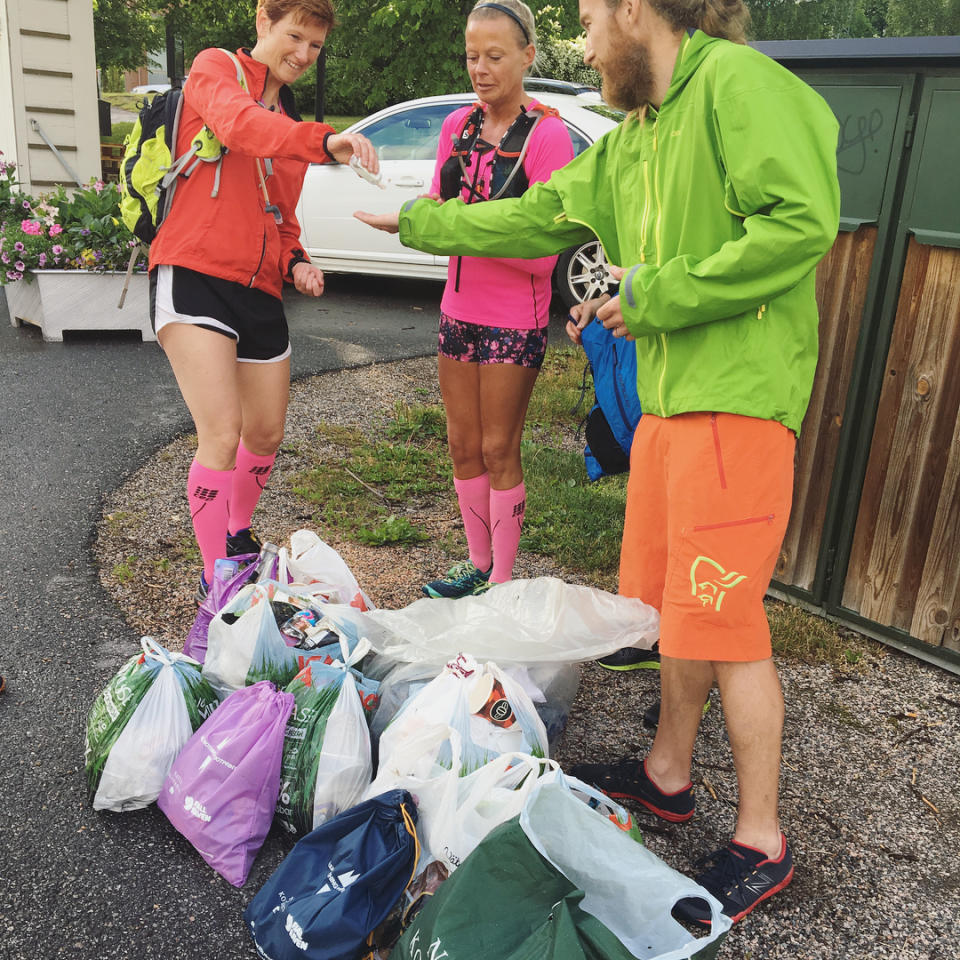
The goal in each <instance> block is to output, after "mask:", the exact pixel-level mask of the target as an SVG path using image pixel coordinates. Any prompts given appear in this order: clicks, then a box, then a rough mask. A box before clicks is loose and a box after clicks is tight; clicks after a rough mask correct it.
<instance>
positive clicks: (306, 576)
mask: <svg viewBox="0 0 960 960" xmlns="http://www.w3.org/2000/svg"><path fill="white" fill-rule="evenodd" d="M285 559H286V562H287V570H288V572H289V574H290V577H291V579H292V580H293V581H294V582H296V583H303V584H307V585H313V584H318V585H319V586H320V587H321V588H329V589H330V590H334V591H336V594H337V599H338V600H339V602H340V603H342V604H346V605H348V606H351V607H355V608H357V609H359V610H370V609H372V608H373V601H371V599H370V598H369V597H368V596H367V595H366V594H365V593H364V592H363V590H361V589H360V584H358V583H357V580H356V577H354V575H353V574H352V573H351V572H350V568H349V567H348V566H347V565H346V563H345V562H344V560H343V557H341V556H340V554H339V553H337V551H336V550H334V549H333V547H331V546H329V545H328V544H326V543H324V542H323V540H321V539H320V537H318V536H317V535H316V534H315V533H314V532H313V531H312V530H297V531H296V532H295V533H292V534H291V535H290V552H289V556H286V557H285Z"/></svg>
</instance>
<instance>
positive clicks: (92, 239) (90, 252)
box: [0, 160, 146, 285]
mask: <svg viewBox="0 0 960 960" xmlns="http://www.w3.org/2000/svg"><path fill="white" fill-rule="evenodd" d="M119 203H120V192H119V188H118V187H117V185H116V184H113V183H104V182H103V181H102V180H91V181H90V183H89V184H87V185H86V186H85V187H80V188H78V189H76V190H74V191H73V193H72V195H71V194H68V193H67V192H66V190H65V189H64V188H63V187H62V186H60V187H57V189H56V190H55V191H54V192H53V193H51V194H47V195H44V196H41V197H39V198H35V197H32V196H30V195H29V194H26V193H23V192H22V191H20V190H19V183H18V182H17V180H16V173H15V166H14V165H13V164H8V163H5V162H4V161H2V160H0V263H2V269H0V285H3V284H7V283H13V282H15V281H17V280H22V279H24V278H26V279H28V280H29V279H30V271H31V270H90V271H94V272H103V271H105V270H122V269H126V266H127V263H128V261H129V259H130V252H131V250H132V249H133V248H135V247H136V246H137V241H136V240H135V239H134V237H133V234H131V233H130V231H129V230H128V229H127V227H126V225H125V224H124V223H123V221H122V220H121V219H120V206H119ZM135 268H136V269H137V270H145V269H146V261H145V259H144V258H143V257H142V256H141V257H139V258H138V261H137V263H136V264H135Z"/></svg>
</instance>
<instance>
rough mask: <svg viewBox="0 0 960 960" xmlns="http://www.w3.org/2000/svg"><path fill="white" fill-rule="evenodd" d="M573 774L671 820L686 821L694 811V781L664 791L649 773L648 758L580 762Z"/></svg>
mask: <svg viewBox="0 0 960 960" xmlns="http://www.w3.org/2000/svg"><path fill="white" fill-rule="evenodd" d="M570 772H571V773H572V774H573V776H575V777H577V778H579V779H580V780H585V781H586V782H587V783H592V784H593V785H594V786H595V787H596V788H597V789H598V790H602V791H603V792H604V793H605V794H606V795H607V796H608V797H612V798H613V799H614V800H633V801H635V802H636V803H639V804H641V805H642V806H644V807H646V808H647V809H648V810H649V811H650V812H651V813H654V814H656V815H657V816H658V817H659V818H660V819H661V820H668V821H669V822H670V823H685V822H686V821H687V820H689V819H690V818H691V817H692V816H693V813H694V803H693V784H692V783H688V784H687V785H686V786H685V787H683V788H682V789H680V790H676V791H675V792H673V793H664V792H663V791H662V790H661V789H660V788H659V787H658V786H657V785H656V784H655V783H654V782H653V781H652V780H651V779H650V777H649V776H648V775H647V761H646V760H644V761H643V763H640V764H638V763H637V761H636V760H635V759H634V758H633V757H624V758H623V759H622V760H617V761H615V762H614V763H578V764H574V766H573V767H571V769H570Z"/></svg>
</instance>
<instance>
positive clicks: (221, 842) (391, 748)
mask: <svg viewBox="0 0 960 960" xmlns="http://www.w3.org/2000/svg"><path fill="white" fill-rule="evenodd" d="M657 633H658V622H657V614H656V612H655V611H654V610H653V609H652V608H650V607H648V606H646V605H645V604H643V603H641V602H640V601H638V600H634V599H629V598H624V597H617V596H613V595H611V594H608V593H605V592H603V591H600V590H594V589H591V588H587V587H578V586H571V585H569V584H565V583H563V582H561V581H559V580H556V579H553V578H540V579H536V580H515V581H510V582H509V583H504V584H496V585H494V586H493V587H492V588H491V589H490V590H488V591H487V592H485V593H483V594H481V595H480V596H470V597H464V598H461V599H458V600H435V599H430V600H426V599H425V600H419V601H417V602H416V603H413V604H411V605H410V606H408V607H406V608H404V609H403V610H392V611H391V610H377V609H374V608H373V604H372V603H371V601H370V599H369V597H368V596H367V595H366V594H365V593H364V591H363V590H362V589H361V588H360V586H359V584H358V583H357V582H356V580H355V579H354V577H353V575H352V573H351V572H350V570H349V569H348V568H347V566H346V564H345V563H344V562H343V560H342V559H341V558H340V556H339V555H338V554H337V553H336V551H334V550H333V549H332V548H330V547H329V546H328V545H327V544H325V543H324V542H323V541H322V540H320V538H319V537H317V535H316V534H314V533H312V532H310V531H307V530H300V531H297V532H296V533H295V534H293V536H292V537H291V541H290V545H289V547H284V548H282V549H280V550H277V549H276V548H275V547H273V546H272V545H270V544H267V545H265V547H264V550H263V552H262V553H261V555H259V556H257V555H250V556H248V557H243V558H233V559H232V560H228V561H218V563H217V569H216V571H215V576H214V582H213V584H211V588H210V591H209V594H208V596H207V599H206V600H205V601H204V603H203V605H202V606H201V608H200V610H199V611H198V614H197V619H196V622H195V623H194V625H193V627H192V629H191V631H190V633H189V636H188V638H187V640H186V642H185V644H184V652H182V653H180V652H172V651H170V650H166V649H165V648H163V647H162V646H161V645H160V644H158V643H157V642H156V641H154V640H152V639H150V638H147V637H145V638H144V639H143V640H142V641H141V650H140V652H139V653H137V654H136V655H135V656H133V657H131V658H130V659H129V660H128V661H127V662H126V663H125V664H124V665H123V666H122V667H121V669H120V670H119V671H118V673H117V674H116V675H115V676H114V677H113V678H112V679H111V680H110V682H109V683H108V684H107V686H106V687H105V688H104V690H103V691H102V692H101V693H100V695H99V696H98V697H97V699H96V701H95V702H94V704H93V707H92V709H91V711H90V714H89V718H88V723H87V735H86V743H85V768H86V776H87V785H88V789H89V793H90V797H91V801H92V803H93V806H94V809H96V810H110V811H115V812H123V811H126V810H134V809H138V808H141V807H145V806H147V805H149V804H151V803H153V802H154V801H156V802H157V806H158V807H159V809H160V810H162V811H163V813H164V814H165V815H166V817H167V818H168V819H169V820H170V822H171V823H172V824H173V826H174V827H175V828H176V829H177V830H178V831H179V832H180V833H181V834H182V835H183V836H184V837H185V838H186V839H187V840H188V841H189V842H190V843H191V844H192V845H193V847H194V848H195V849H196V851H197V853H198V854H199V855H200V856H201V857H202V858H203V859H204V860H205V861H206V862H207V863H208V864H209V865H210V867H212V868H213V869H214V870H216V871H217V873H219V874H220V875H221V876H222V877H224V879H226V880H227V881H228V882H230V883H231V884H233V885H235V886H237V887H240V886H242V885H243V884H244V883H245V882H246V880H247V877H248V876H249V873H250V870H251V867H252V864H253V862H254V859H255V858H256V856H257V853H258V852H259V850H260V848H261V846H262V845H263V842H264V840H265V838H266V836H267V834H268V832H269V831H270V829H271V827H272V826H274V825H276V826H278V827H279V829H280V831H281V832H282V834H284V835H286V836H288V837H289V838H290V839H291V840H292V841H295V844H294V845H293V847H292V849H291V850H290V852H289V854H288V855H287V857H286V858H285V859H284V860H283V862H282V863H281V864H280V865H279V867H278V868H277V869H276V870H275V871H274V873H273V875H272V876H271V877H270V879H269V880H268V881H267V883H266V884H265V885H264V886H263V887H262V889H261V890H260V891H259V892H258V893H257V894H256V896H255V897H254V899H253V900H252V902H251V903H250V904H249V906H248V908H247V909H246V911H245V913H244V920H245V922H246V924H247V927H248V929H249V931H250V935H251V937H252V938H253V941H254V944H255V946H256V950H257V952H258V954H259V955H260V956H262V957H267V958H272V960H282V958H293V957H297V958H302V957H306V958H309V960H386V958H387V957H392V958H393V960H422V958H425V957H437V958H439V957H449V958H450V960H459V958H463V960H467V958H474V957H477V956H489V957H497V958H498V960H510V958H517V960H519V958H521V957H524V958H528V957H538V958H539V957H544V958H557V960H561V958H562V960H577V958H584V960H587V958H590V960H620V958H624V960H626V958H630V957H636V958H640V957H642V958H660V960H674V958H684V957H694V956H699V957H704V958H707V957H713V956H715V955H716V951H717V949H718V948H719V944H720V942H721V940H722V938H723V936H724V935H725V933H726V931H727V930H728V929H729V926H730V921H729V919H728V918H726V917H725V916H724V915H723V914H722V913H721V912H720V905H719V903H717V901H716V900H714V899H713V898H712V897H711V896H710V895H709V894H708V893H707V892H706V891H705V890H703V889H702V888H701V887H699V886H698V885H697V884H696V883H694V882H693V881H692V880H689V879H687V878H686V877H683V876H682V875H680V874H679V873H676V872H675V871H673V870H672V869H671V868H670V867H668V866H667V865H666V864H665V863H663V862H662V861H661V860H659V859H658V858H657V857H656V856H654V855H653V854H652V853H650V851H648V850H647V849H646V847H644V846H643V842H642V838H641V836H640V833H639V831H638V830H637V828H636V825H635V824H634V822H633V820H632V817H631V815H630V813H629V812H628V811H627V810H626V809H625V808H624V807H622V806H621V805H620V804H618V803H616V802H615V801H613V800H611V799H610V798H608V797H606V796H605V795H604V794H602V793H600V792H599V791H597V790H596V789H594V788H593V787H591V786H590V785H589V784H586V783H583V782H581V781H579V780H576V779H575V778H572V777H570V776H568V775H566V774H565V773H564V772H563V771H562V770H561V768H560V766H559V764H558V763H557V762H556V761H555V760H553V759H551V754H552V753H553V752H554V751H555V749H556V746H557V744H558V742H559V740H560V738H561V736H562V734H563V730H564V727H565V725H566V721H567V717H568V715H569V712H570V709H571V705H572V703H573V701H574V698H575V696H576V693H577V689H578V686H579V679H580V674H579V664H580V663H582V662H584V661H586V660H590V659H595V658H597V657H601V656H603V655H605V654H608V653H610V652H612V651H613V650H616V649H619V648H621V647H623V646H628V645H636V646H640V647H646V648H649V647H650V646H652V644H653V643H654V642H655V640H656V639H657ZM684 897H697V898H700V899H702V900H704V901H705V902H707V903H708V904H709V906H710V909H711V911H712V924H711V927H710V931H709V934H708V935H707V936H702V937H699V938H697V937H694V936H693V935H692V934H691V933H690V932H689V931H687V930H686V929H685V928H684V927H682V926H681V925H680V924H679V923H678V922H676V921H675V920H674V919H673V918H672V917H671V908H672V907H673V905H674V904H675V903H676V902H677V901H678V900H680V899H682V898H684ZM480 918H486V919H483V920H481V919H480Z"/></svg>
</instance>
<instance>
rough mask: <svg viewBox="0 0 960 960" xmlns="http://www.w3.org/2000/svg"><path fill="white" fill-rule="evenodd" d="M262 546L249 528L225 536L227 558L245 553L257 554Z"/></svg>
mask: <svg viewBox="0 0 960 960" xmlns="http://www.w3.org/2000/svg"><path fill="white" fill-rule="evenodd" d="M262 547H263V544H262V543H261V542H260V538H259V537H258V536H257V535H256V534H255V533H254V532H253V531H252V530H251V529H250V528H249V527H246V528H245V529H243V530H238V531H237V532H236V533H228V534H227V556H228V557H239V556H242V555H243V554H245V553H259V552H260V550H261V548H262Z"/></svg>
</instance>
